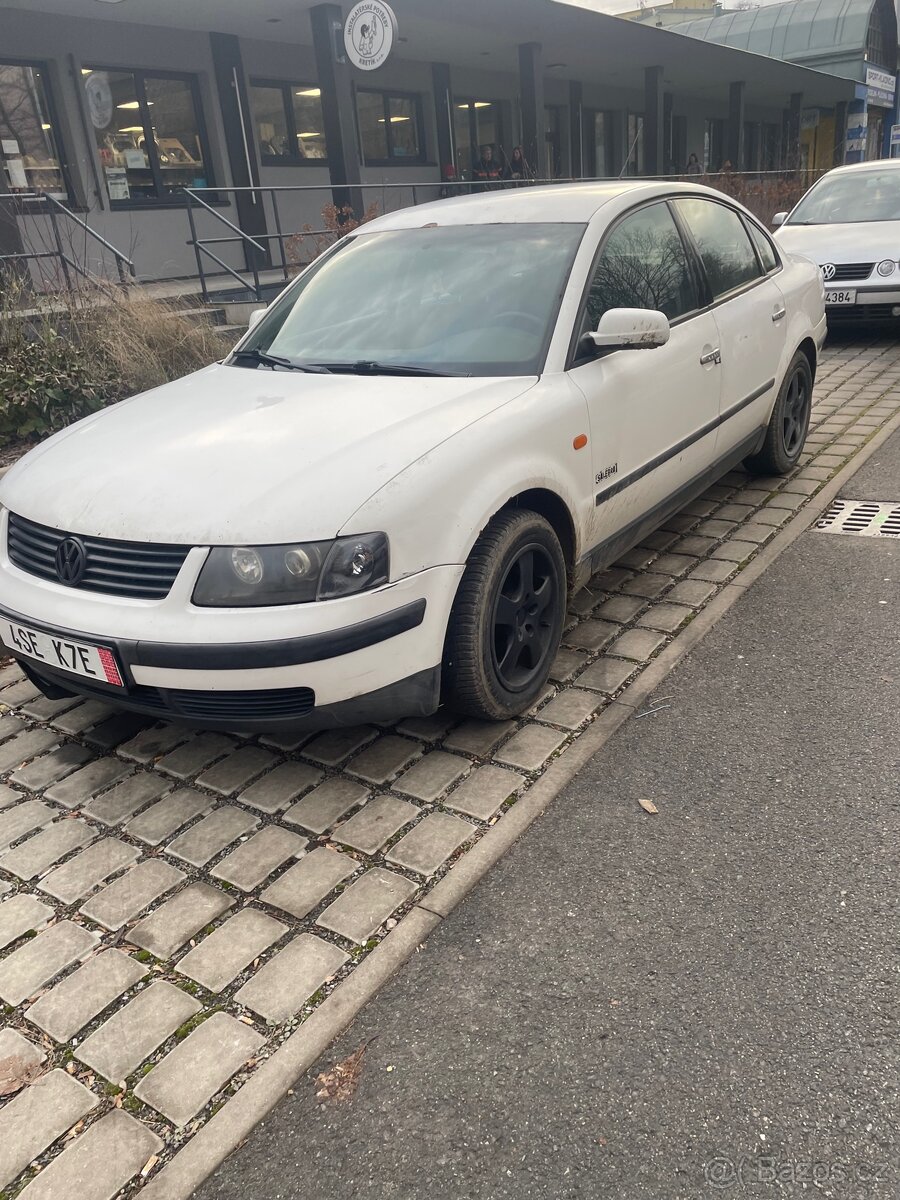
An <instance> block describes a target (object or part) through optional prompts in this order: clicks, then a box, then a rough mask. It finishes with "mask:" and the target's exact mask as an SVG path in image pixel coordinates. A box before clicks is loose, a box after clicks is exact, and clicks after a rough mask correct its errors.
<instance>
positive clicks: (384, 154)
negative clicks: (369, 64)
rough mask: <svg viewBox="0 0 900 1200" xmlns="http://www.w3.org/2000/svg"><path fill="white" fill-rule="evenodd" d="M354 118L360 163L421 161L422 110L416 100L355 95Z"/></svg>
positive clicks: (395, 94) (389, 95)
mask: <svg viewBox="0 0 900 1200" xmlns="http://www.w3.org/2000/svg"><path fill="white" fill-rule="evenodd" d="M356 115H357V120H358V122H359V142H360V148H361V150H362V157H363V162H365V163H366V164H367V165H369V164H372V163H398V162H409V163H420V162H423V161H424V158H425V154H424V146H425V139H424V136H423V134H422V106H421V102H420V99H419V97H418V96H410V95H404V94H403V93H400V92H393V93H388V92H372V91H368V90H364V89H362V88H360V89H359V90H358V91H357V93H356Z"/></svg>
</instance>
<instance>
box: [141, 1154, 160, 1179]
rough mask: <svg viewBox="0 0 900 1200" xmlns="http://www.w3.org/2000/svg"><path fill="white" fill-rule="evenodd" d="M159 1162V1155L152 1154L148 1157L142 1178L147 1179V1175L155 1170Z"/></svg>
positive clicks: (142, 1171)
mask: <svg viewBox="0 0 900 1200" xmlns="http://www.w3.org/2000/svg"><path fill="white" fill-rule="evenodd" d="M158 1162H159V1155H158V1154H151V1155H150V1157H149V1158H148V1159H147V1161H146V1162H145V1163H144V1166H143V1169H142V1170H141V1179H146V1178H147V1176H148V1175H149V1174H150V1172H151V1171H152V1170H153V1168H154V1167H155V1166H156V1164H157V1163H158Z"/></svg>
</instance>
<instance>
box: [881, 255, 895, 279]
mask: <svg viewBox="0 0 900 1200" xmlns="http://www.w3.org/2000/svg"><path fill="white" fill-rule="evenodd" d="M896 265H897V264H896V263H895V262H894V260H893V259H891V258H886V259H884V261H883V262H880V263H879V264H878V274H879V275H893V273H894V267H896Z"/></svg>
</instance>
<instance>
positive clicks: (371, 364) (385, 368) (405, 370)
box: [317, 358, 467, 378]
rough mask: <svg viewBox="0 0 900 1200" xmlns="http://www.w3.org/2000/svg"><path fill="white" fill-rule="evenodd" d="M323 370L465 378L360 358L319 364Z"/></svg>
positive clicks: (352, 373)
mask: <svg viewBox="0 0 900 1200" xmlns="http://www.w3.org/2000/svg"><path fill="white" fill-rule="evenodd" d="M317 365H318V366H320V367H322V369H323V370H326V371H331V372H333V373H338V372H340V373H342V374H345V375H434V376H439V377H442V378H446V377H448V376H466V374H467V373H466V372H464V371H433V370H432V369H431V368H430V367H413V366H407V365H406V364H405V363H383V362H375V361H373V360H372V359H367V358H361V359H359V360H358V361H357V362H330V363H319V364H317Z"/></svg>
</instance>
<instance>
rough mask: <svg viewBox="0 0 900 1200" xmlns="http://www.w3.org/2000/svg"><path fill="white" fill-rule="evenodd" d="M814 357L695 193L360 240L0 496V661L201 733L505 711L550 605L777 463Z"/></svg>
mask: <svg viewBox="0 0 900 1200" xmlns="http://www.w3.org/2000/svg"><path fill="white" fill-rule="evenodd" d="M824 334H825V317H824V310H823V305H822V284H821V279H820V276H819V273H818V270H817V269H816V268H815V267H814V266H813V265H812V264H811V263H809V262H807V261H806V260H805V259H795V258H793V257H791V256H790V255H789V254H785V253H784V252H779V251H778V250H777V249H776V248H775V246H774V245H773V243H772V241H771V239H770V238H769V236H768V234H767V233H766V232H765V231H764V230H763V229H762V228H761V227H760V226H759V225H758V224H757V222H756V221H755V220H754V219H753V218H752V217H751V216H750V215H749V214H748V213H746V212H745V211H744V210H743V209H741V208H739V207H738V206H737V205H735V204H732V203H730V202H729V201H727V200H725V199H724V198H723V197H722V196H720V195H718V194H717V193H715V192H712V191H708V190H706V189H704V188H701V187H692V186H689V185H665V184H660V183H649V182H633V183H621V182H615V183H609V184H600V185H595V184H589V185H573V186H567V187H562V186H560V187H551V188H533V189H530V188H523V189H521V190H515V191H507V192H501V193H496V194H493V195H483V196H473V197H471V198H468V197H467V198H463V199H459V200H450V201H445V202H442V203H436V204H432V205H426V206H423V207H420V208H412V209H407V210H404V211H402V212H398V213H394V214H392V215H390V216H385V217H382V218H380V219H379V220H376V221H373V222H372V223H370V224H368V225H365V226H363V227H362V228H361V229H359V230H357V231H355V232H354V233H353V234H352V235H350V236H347V237H345V238H344V239H343V240H342V241H341V242H339V243H338V244H337V245H336V246H335V247H334V248H333V249H332V250H330V251H329V252H328V253H327V254H325V255H323V256H322V257H321V258H319V259H318V260H317V261H316V262H315V263H314V264H313V265H312V266H311V267H309V268H308V269H307V270H306V271H305V272H304V273H303V274H302V275H300V276H299V278H298V279H296V280H295V281H294V282H293V283H292V284H291V285H290V286H289V287H288V288H287V289H286V290H285V292H284V293H283V294H282V295H281V297H280V298H279V299H278V300H276V301H275V302H274V303H273V304H272V305H271V307H270V308H269V309H268V310H267V311H266V313H265V315H264V316H263V318H262V319H261V320H260V321H259V322H258V323H257V324H256V325H255V326H254V327H253V328H252V329H251V331H250V332H249V333H248V334H247V336H246V337H245V338H244V339H243V341H242V342H240V344H239V345H238V347H237V349H236V350H235V351H234V352H233V353H232V354H230V355H229V356H228V357H227V358H226V359H225V360H224V361H223V362H221V363H217V364H215V365H213V366H210V367H208V368H206V369H205V370H202V371H198V372H197V373H196V374H194V375H190V376H188V377H187V378H185V379H182V380H180V381H179V382H177V383H172V384H168V385H167V386H165V387H162V388H159V389H157V390H155V391H152V392H149V393H147V394H145V395H142V396H138V397H136V398H134V399H132V400H129V401H125V402H124V403H121V404H118V405H116V406H115V407H113V408H110V409H107V410H106V411H104V412H101V413H98V414H96V415H94V416H91V417H88V418H87V419H86V420H84V421H82V422H80V423H79V424H77V425H74V426H72V427H71V428H69V429H67V430H64V431H63V432H62V433H59V434H57V435H56V436H55V437H52V438H50V439H49V440H48V441H47V442H45V443H44V444H43V445H41V446H39V447H38V448H37V449H35V450H33V451H32V452H31V453H30V454H28V455H27V456H26V457H25V458H24V459H23V460H22V461H21V462H20V463H19V464H18V465H17V466H16V467H15V468H14V469H13V470H12V471H11V472H10V473H9V474H8V475H7V476H6V477H5V478H4V479H3V482H2V485H0V503H2V506H3V513H2V527H0V638H2V640H3V642H4V643H5V644H6V646H7V647H8V648H9V650H10V652H11V653H12V654H13V655H15V657H16V658H18V659H19V660H20V662H21V663H22V666H23V668H24V669H25V671H26V672H27V674H28V675H29V677H30V678H31V679H33V680H34V682H35V683H36V684H37V685H38V686H39V687H40V688H41V689H43V691H44V692H45V693H46V694H47V695H49V696H61V695H64V694H66V693H82V694H89V695H92V696H103V697H104V698H105V699H108V700H110V701H112V702H114V703H118V704H120V705H122V706H124V707H127V708H132V709H136V710H138V711H140V712H144V713H149V714H153V715H157V714H159V715H167V716H170V717H175V718H176V719H181V720H187V721H190V722H193V723H195V724H199V725H204V726H211V727H212V726H215V727H221V728H226V729H228V728H230V729H234V728H238V729H242V730H244V729H250V728H253V727H254V726H255V727H260V728H262V727H266V728H272V727H275V726H284V725H292V724H303V723H304V722H305V723H306V724H307V725H309V726H318V727H320V726H326V725H329V724H338V723H355V722H358V721H362V720H383V721H386V720H389V719H391V718H394V717H398V716H401V715H409V714H425V713H429V712H432V711H433V710H434V709H435V708H436V707H437V705H438V703H439V700H440V699H441V697H443V698H444V699H445V700H446V701H447V702H448V703H449V704H451V705H452V706H454V707H455V708H456V709H457V710H459V711H462V712H465V713H470V714H474V715H476V716H479V717H483V718H502V717H507V716H509V715H511V714H515V713H520V712H522V711H524V710H525V709H527V708H528V707H529V705H531V704H532V703H533V702H534V700H535V698H536V697H537V696H538V695H539V694H540V692H541V689H542V687H543V685H544V683H545V681H546V679H547V676H548V672H549V670H550V666H551V663H552V661H553V658H554V655H555V654H556V650H557V646H558V643H559V640H560V634H561V630H562V625H563V616H564V612H565V606H566V594H567V588H573V587H576V586H579V585H580V584H581V583H582V582H584V581H585V580H586V579H587V578H588V576H589V575H590V574H591V573H592V572H593V571H595V570H597V569H598V568H600V567H602V566H604V565H605V564H607V563H610V562H612V561H614V560H615V559H616V558H617V557H618V556H619V555H620V554H621V553H622V552H623V551H624V550H625V549H627V548H628V547H629V546H631V545H633V544H634V543H635V542H637V541H638V540H639V539H640V538H641V537H643V536H644V535H645V534H646V533H647V532H648V531H650V530H651V529H653V528H654V527H655V526H656V525H657V524H659V522H660V521H662V520H663V519H664V518H665V517H666V516H667V515H668V514H670V513H672V512H673V511H674V510H675V509H677V508H678V507H679V506H681V505H683V504H684V503H686V502H687V501H688V500H690V499H691V498H692V497H694V496H696V495H697V494H698V493H699V492H701V491H703V490H704V489H705V488H706V487H708V486H709V485H710V484H711V483H712V482H713V481H714V480H715V479H716V478H717V477H718V476H720V475H721V474H722V473H723V472H725V471H727V470H729V469H730V468H731V467H733V466H734V465H735V464H737V463H739V462H741V461H742V460H744V461H746V462H747V463H748V464H749V465H750V466H751V468H752V469H754V470H761V471H764V472H766V473H771V472H783V471H787V470H789V469H790V468H791V467H792V466H793V465H794V464H795V463H796V461H797V459H798V457H799V455H800V452H801V450H802V448H803V442H804V438H805V436H806V430H807V425H808V421H809V411H810V398H811V391H812V383H813V378H814V375H815V369H816V358H817V354H818V351H819V348H820V345H821V342H822V340H823V338H824Z"/></svg>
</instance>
